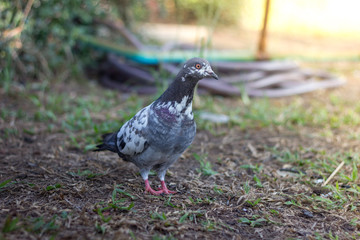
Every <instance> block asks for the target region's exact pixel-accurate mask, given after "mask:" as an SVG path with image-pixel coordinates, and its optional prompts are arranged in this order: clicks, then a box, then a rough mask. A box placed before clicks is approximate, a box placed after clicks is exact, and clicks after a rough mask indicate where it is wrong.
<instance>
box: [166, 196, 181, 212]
mask: <svg viewBox="0 0 360 240" xmlns="http://www.w3.org/2000/svg"><path fill="white" fill-rule="evenodd" d="M171 198H172V196H169V197H168V198H167V199H166V200H165V201H164V205H165V206H169V207H172V208H179V209H182V206H180V205H175V204H173V203H172V202H171Z"/></svg>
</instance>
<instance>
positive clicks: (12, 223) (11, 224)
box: [2, 215, 19, 233]
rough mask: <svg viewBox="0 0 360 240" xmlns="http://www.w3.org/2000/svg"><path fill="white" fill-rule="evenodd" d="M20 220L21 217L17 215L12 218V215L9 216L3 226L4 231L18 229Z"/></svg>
mask: <svg viewBox="0 0 360 240" xmlns="http://www.w3.org/2000/svg"><path fill="white" fill-rule="evenodd" d="M18 222H19V218H17V217H15V218H12V217H11V216H10V215H9V216H7V218H6V220H5V223H4V226H3V228H2V232H3V233H8V232H12V231H14V230H16V229H17V228H18V227H19V226H18Z"/></svg>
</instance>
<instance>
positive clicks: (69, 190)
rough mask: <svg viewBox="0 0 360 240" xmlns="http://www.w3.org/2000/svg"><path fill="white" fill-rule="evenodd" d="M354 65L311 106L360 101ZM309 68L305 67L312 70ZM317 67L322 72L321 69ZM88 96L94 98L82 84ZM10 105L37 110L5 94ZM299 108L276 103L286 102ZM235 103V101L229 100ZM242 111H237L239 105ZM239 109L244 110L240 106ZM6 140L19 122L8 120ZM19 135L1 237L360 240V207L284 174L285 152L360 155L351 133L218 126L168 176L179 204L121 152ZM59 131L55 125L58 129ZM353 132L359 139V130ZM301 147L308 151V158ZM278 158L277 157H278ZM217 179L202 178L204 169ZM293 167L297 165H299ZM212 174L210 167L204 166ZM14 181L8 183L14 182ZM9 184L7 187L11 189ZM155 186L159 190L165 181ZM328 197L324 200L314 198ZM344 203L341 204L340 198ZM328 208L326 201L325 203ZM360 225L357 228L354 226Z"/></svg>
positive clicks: (59, 136) (0, 148) (2, 157)
mask: <svg viewBox="0 0 360 240" xmlns="http://www.w3.org/2000/svg"><path fill="white" fill-rule="evenodd" d="M349 64H350V67H349V69H353V68H354V67H355V63H344V64H343V65H341V64H340V65H335V66H334V65H332V64H331V63H319V64H317V65H316V64H315V67H322V68H332V69H333V68H334V67H335V68H336V69H337V70H338V72H340V73H342V74H344V75H345V76H347V77H348V80H349V82H348V84H347V85H346V86H345V87H343V88H341V89H337V90H327V91H317V92H314V93H311V94H307V95H303V99H305V101H308V102H309V103H310V102H311V101H313V100H316V101H326V99H327V98H326V96H327V95H328V94H329V93H330V92H332V93H333V94H338V95H339V96H342V97H344V98H354V99H357V97H358V94H359V84H358V82H357V80H356V76H355V75H353V72H352V73H351V74H350V73H349V72H348V71H347V68H348V65H349ZM305 65H306V64H305ZM313 66H314V65H313ZM77 87H78V88H79V90H76V89H75V91H78V92H79V94H83V95H84V94H86V93H85V92H84V90H83V89H81V88H82V87H81V85H80V84H79V85H77ZM0 97H1V98H2V99H3V101H4V102H3V105H2V106H4V105H5V106H8V107H12V108H13V109H24V108H26V109H25V111H26V112H28V113H31V112H32V111H35V110H36V109H33V108H31V107H29V108H27V107H26V106H27V105H29V104H28V103H26V102H19V98H17V97H12V96H8V95H6V94H4V93H2V96H0ZM289 99H290V100H292V98H288V99H280V100H274V101H271V103H274V104H279V103H281V102H282V103H283V102H286V101H289ZM227 101H228V103H229V104H232V100H231V99H229V100H227ZM233 104H234V103H233ZM234 107H236V106H234ZM0 123H1V125H2V126H1V129H2V134H3V133H4V129H5V128H6V127H7V126H10V125H11V124H14V123H11V122H6V121H4V120H2V121H1V122H0ZM16 124H17V128H19V129H22V128H23V129H27V128H28V127H29V126H32V127H35V128H36V129H40V130H39V131H37V132H36V133H35V134H33V133H32V134H29V132H27V131H20V132H19V133H18V134H14V135H9V136H8V137H7V138H5V137H4V138H2V140H1V145H0V183H2V185H0V209H1V210H0V228H2V233H0V239H356V238H357V237H359V236H360V235H359V230H360V225H359V222H358V221H357V218H358V216H359V214H360V212H359V209H358V207H359V202H356V201H349V202H348V203H344V204H343V205H341V206H342V207H341V208H337V207H334V208H331V207H329V206H330V205H329V204H328V205H326V204H325V203H324V204H323V203H322V202H321V199H328V198H326V196H325V195H326V194H328V193H329V192H330V190H329V189H328V188H321V187H319V184H314V181H315V180H316V179H321V176H319V174H318V172H317V171H316V170H314V169H307V168H306V167H307V165H305V166H304V167H302V166H301V164H298V165H296V167H297V169H298V170H299V171H301V172H302V174H303V175H302V174H296V173H292V175H291V174H290V175H288V176H283V175H282V174H281V172H279V170H280V169H282V168H286V167H288V166H286V163H284V162H283V161H281V154H277V153H276V151H278V152H283V151H289V152H291V153H294V152H299V154H300V156H299V159H300V160H302V159H306V160H307V161H314V162H315V161H318V160H319V159H323V156H322V152H323V151H326V153H327V154H330V155H331V154H332V153H335V152H339V151H341V152H345V151H348V150H352V151H354V152H356V151H358V150H359V145H358V140H350V139H348V138H347V135H346V131H343V130H342V129H341V128H339V129H338V130H334V132H335V135H332V136H324V135H322V134H320V132H321V131H322V130H323V129H316V128H315V127H312V126H295V127H294V128H292V129H289V128H286V127H283V126H269V127H257V128H249V129H242V128H240V127H238V126H233V127H231V126H216V127H215V129H214V132H215V134H214V133H210V132H209V131H206V130H199V131H198V133H197V136H196V139H195V141H194V143H193V144H192V146H191V147H190V148H189V149H188V150H187V151H186V152H185V153H184V154H183V156H182V157H181V158H180V159H179V160H178V161H177V162H176V163H175V164H174V165H173V166H172V167H171V168H170V171H169V172H168V174H167V176H166V181H167V183H168V186H169V189H171V190H176V191H177V192H178V193H177V194H175V195H172V196H151V195H148V194H144V183H143V181H142V179H141V177H140V175H139V173H138V170H137V169H136V167H134V166H133V165H131V164H128V163H126V162H124V161H122V160H120V159H118V157H117V156H116V154H113V153H95V152H91V151H88V152H84V151H83V149H79V148H76V147H73V146H69V144H68V141H69V135H68V134H67V133H64V132H61V131H58V132H56V131H55V133H54V132H52V133H49V132H47V131H45V130H41V129H45V128H46V127H45V123H43V122H28V121H25V120H19V121H17V122H16ZM56 127H57V125H55V128H56ZM353 130H354V131H357V130H356V128H355V127H354V129H353ZM299 149H300V150H299ZM275 150H276V151H275ZM196 158H200V160H202V161H203V162H208V163H210V164H211V169H212V170H213V171H215V172H210V173H209V174H207V173H206V172H205V170H204V171H201V170H199V169H201V165H200V162H201V161H197V160H196ZM290 167H291V166H290ZM205 169H206V168H205ZM7 180H8V181H7ZM6 181H7V182H6ZM150 182H151V184H152V186H153V187H156V186H160V183H159V181H158V180H157V179H156V176H155V175H153V176H151V177H150ZM316 197H319V199H320V197H321V199H320V200H319V201H318V202H316V203H315V202H313V201H312V200H311V199H314V198H316ZM332 200H333V202H335V203H337V202H338V201H340V200H334V199H332ZM324 201H326V200H324ZM354 219H356V220H354Z"/></svg>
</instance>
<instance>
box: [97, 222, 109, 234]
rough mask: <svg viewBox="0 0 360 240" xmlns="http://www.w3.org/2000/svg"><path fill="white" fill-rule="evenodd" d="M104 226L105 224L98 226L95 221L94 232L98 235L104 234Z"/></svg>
mask: <svg viewBox="0 0 360 240" xmlns="http://www.w3.org/2000/svg"><path fill="white" fill-rule="evenodd" d="M106 229H107V228H106V225H105V224H99V223H98V222H97V221H96V222H95V230H96V232H98V233H100V234H105V233H106Z"/></svg>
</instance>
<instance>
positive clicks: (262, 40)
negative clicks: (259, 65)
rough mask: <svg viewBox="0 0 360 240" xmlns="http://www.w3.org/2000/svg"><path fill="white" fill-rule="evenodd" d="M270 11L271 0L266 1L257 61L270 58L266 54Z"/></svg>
mask: <svg viewBox="0 0 360 240" xmlns="http://www.w3.org/2000/svg"><path fill="white" fill-rule="evenodd" d="M269 11H270V0H265V12H264V21H263V25H262V29H261V32H260V38H259V42H258V47H257V53H256V60H266V59H268V58H269V56H268V55H267V53H266V33H267V24H268V18H269Z"/></svg>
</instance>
